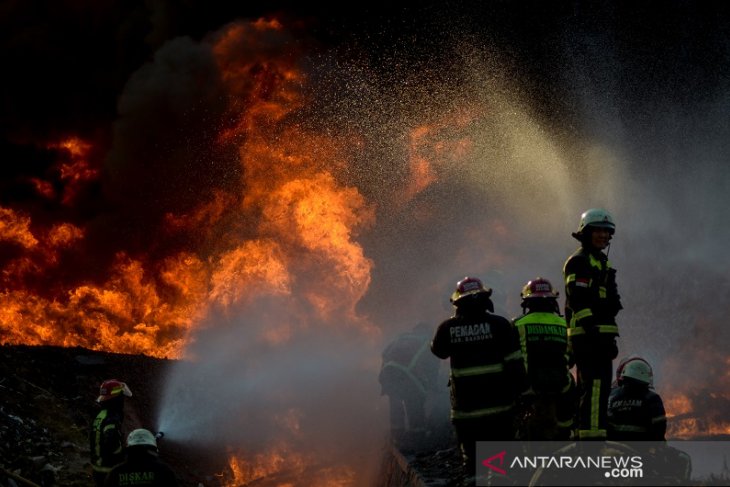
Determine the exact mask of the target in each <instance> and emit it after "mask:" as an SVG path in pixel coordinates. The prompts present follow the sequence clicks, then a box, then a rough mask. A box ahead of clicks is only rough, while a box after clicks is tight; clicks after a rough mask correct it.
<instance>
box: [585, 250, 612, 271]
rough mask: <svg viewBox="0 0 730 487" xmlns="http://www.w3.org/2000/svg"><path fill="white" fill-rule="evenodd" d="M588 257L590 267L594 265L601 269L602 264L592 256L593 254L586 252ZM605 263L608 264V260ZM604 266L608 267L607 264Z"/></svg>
mask: <svg viewBox="0 0 730 487" xmlns="http://www.w3.org/2000/svg"><path fill="white" fill-rule="evenodd" d="M588 258H589V260H590V262H591V267H596V268H597V269H600V270H603V264H602V263H601V261H600V260H599V259H596V258H595V257H593V254H588ZM606 264H608V262H607V263H606ZM606 268H608V266H607V267H606Z"/></svg>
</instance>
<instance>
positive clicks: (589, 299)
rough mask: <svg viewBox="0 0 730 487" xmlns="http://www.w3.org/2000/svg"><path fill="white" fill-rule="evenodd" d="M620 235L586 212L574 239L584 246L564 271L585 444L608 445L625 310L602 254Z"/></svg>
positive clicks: (595, 212)
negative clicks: (610, 405)
mask: <svg viewBox="0 0 730 487" xmlns="http://www.w3.org/2000/svg"><path fill="white" fill-rule="evenodd" d="M615 229H616V226H615V224H614V222H613V218H612V217H611V215H610V214H609V213H608V212H607V211H605V210H603V209H595V208H594V209H590V210H587V211H585V212H584V213H583V214H582V215H581V218H580V223H579V226H578V231H577V232H575V233H573V234H572V235H573V237H574V238H576V239H577V240H579V241H580V243H581V246H580V248H579V249H578V250H577V251H576V252H575V253H573V255H571V256H570V257H569V258H568V260H567V261H566V262H565V265H564V266H563V277H564V278H565V294H566V296H565V298H566V300H565V319H566V321H567V322H568V339H569V343H570V347H571V349H572V353H573V357H574V359H575V365H576V370H577V375H578V390H579V393H580V404H579V409H578V439H581V440H605V439H606V407H607V405H608V395H609V393H610V390H611V377H612V375H613V359H614V358H616V356H617V355H618V347H617V344H616V337H617V336H618V326H617V325H616V315H617V314H618V312H619V311H620V310H621V308H622V306H621V299H620V297H619V294H618V290H617V287H616V271H615V270H614V268H613V267H612V266H611V263H610V262H609V260H608V255H607V253H603V250H604V249H606V248H608V246H609V243H610V241H611V237H612V235H613V233H614V231H615Z"/></svg>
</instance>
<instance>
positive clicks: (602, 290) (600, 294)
mask: <svg viewBox="0 0 730 487" xmlns="http://www.w3.org/2000/svg"><path fill="white" fill-rule="evenodd" d="M606 296H608V292H607V291H606V287H605V286H598V297H599V298H605V297H606Z"/></svg>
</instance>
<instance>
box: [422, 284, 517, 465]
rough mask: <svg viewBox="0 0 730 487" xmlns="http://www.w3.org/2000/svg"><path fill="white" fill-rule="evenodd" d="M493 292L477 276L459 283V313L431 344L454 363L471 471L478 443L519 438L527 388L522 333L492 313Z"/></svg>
mask: <svg viewBox="0 0 730 487" xmlns="http://www.w3.org/2000/svg"><path fill="white" fill-rule="evenodd" d="M491 294H492V290H491V289H488V288H485V287H484V285H483V284H482V281H481V280H479V279H477V278H475V277H465V278H464V279H462V280H461V281H459V282H458V283H457V284H456V290H455V291H454V293H453V294H452V296H451V299H450V301H451V303H452V304H453V306H454V315H453V316H452V317H450V318H448V319H447V320H445V321H444V322H442V323H441V324H440V325H439V327H438V328H437V330H436V333H435V335H434V338H433V340H432V342H431V351H432V352H433V353H434V355H436V356H437V357H439V358H441V359H446V358H449V359H450V364H451V370H450V376H449V385H450V392H451V422H452V424H453V426H454V430H455V432H456V437H457V441H458V443H459V447H460V449H461V452H462V457H463V460H464V465H465V466H466V467H467V468H470V467H472V466H473V465H475V461H476V458H475V457H476V442H477V441H510V440H513V439H514V438H515V427H514V414H515V403H516V399H517V398H518V396H519V395H520V394H521V393H523V392H524V391H525V389H526V387H527V381H526V376H525V366H524V363H523V360H522V351H521V349H520V342H519V339H518V337H517V332H516V331H515V329H514V328H513V327H512V325H511V323H510V322H509V320H507V319H506V318H504V317H502V316H499V315H496V314H493V312H494V306H493V304H492V301H491V299H490V296H491Z"/></svg>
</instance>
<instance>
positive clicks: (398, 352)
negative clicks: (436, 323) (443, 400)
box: [378, 323, 440, 446]
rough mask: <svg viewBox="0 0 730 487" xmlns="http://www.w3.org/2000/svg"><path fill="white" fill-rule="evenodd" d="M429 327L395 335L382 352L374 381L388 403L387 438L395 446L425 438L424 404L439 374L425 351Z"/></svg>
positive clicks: (431, 333)
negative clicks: (388, 436) (377, 382)
mask: <svg viewBox="0 0 730 487" xmlns="http://www.w3.org/2000/svg"><path fill="white" fill-rule="evenodd" d="M432 336H433V328H432V327H431V326H429V325H428V324H426V323H419V324H417V325H416V326H415V327H414V328H413V329H412V330H410V331H408V332H406V333H402V334H400V335H398V336H397V337H396V338H395V339H394V340H393V341H391V342H390V343H389V344H388V346H387V347H386V348H385V350H383V363H382V367H381V369H380V375H379V376H378V380H379V382H380V385H381V393H382V394H384V395H387V396H388V398H389V400H390V427H391V437H392V439H393V441H394V442H395V443H396V444H398V445H399V446H412V445H414V444H418V443H419V442H422V441H423V440H424V439H425V436H426V434H427V431H426V403H427V401H428V399H429V397H430V392H431V391H432V390H433V387H434V384H435V382H436V377H437V376H438V372H439V365H440V363H439V361H438V360H437V359H436V357H434V356H433V354H432V353H431V352H430V350H429V346H430V344H431V337H432Z"/></svg>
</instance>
